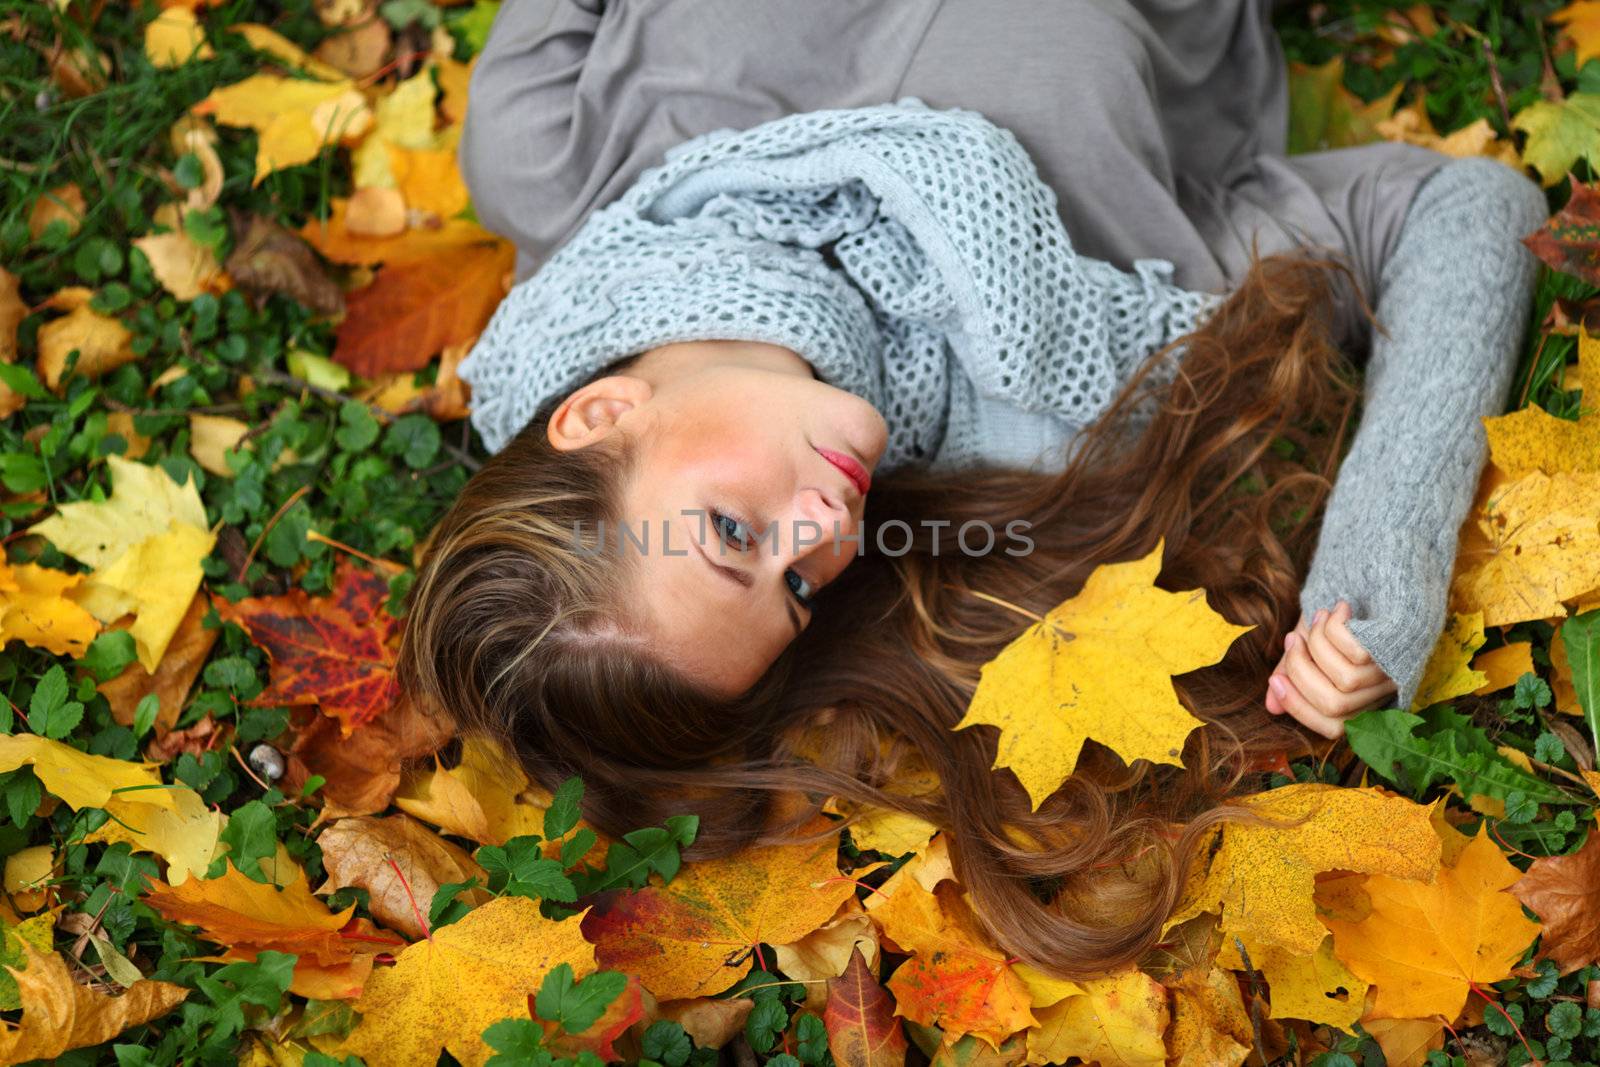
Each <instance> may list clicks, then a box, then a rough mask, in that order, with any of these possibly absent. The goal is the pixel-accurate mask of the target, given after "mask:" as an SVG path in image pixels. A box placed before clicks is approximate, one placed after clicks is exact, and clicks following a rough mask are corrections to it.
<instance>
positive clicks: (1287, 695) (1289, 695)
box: [1271, 674, 1344, 740]
mask: <svg viewBox="0 0 1600 1067" xmlns="http://www.w3.org/2000/svg"><path fill="white" fill-rule="evenodd" d="M1271 685H1272V687H1273V688H1274V689H1275V690H1276V691H1277V695H1278V697H1279V699H1281V700H1282V701H1283V706H1284V710H1286V711H1287V712H1288V713H1289V714H1290V715H1293V716H1294V717H1295V718H1296V719H1298V720H1299V721H1300V722H1301V724H1302V725H1304V726H1306V727H1308V728H1310V729H1312V730H1315V731H1316V732H1317V733H1319V734H1321V735H1322V736H1323V737H1326V738H1329V739H1330V740H1331V739H1334V738H1337V737H1338V736H1339V735H1340V734H1342V733H1344V720H1343V719H1336V718H1334V717H1333V716H1331V715H1324V714H1323V713H1322V712H1320V711H1318V710H1317V709H1316V708H1315V707H1313V706H1312V704H1311V702H1310V701H1309V700H1307V699H1306V698H1305V696H1304V695H1303V694H1301V692H1300V690H1299V688H1298V687H1297V686H1296V685H1295V684H1294V681H1293V680H1292V679H1290V678H1289V677H1287V676H1285V675H1282V674H1275V675H1273V676H1272V682H1271Z"/></svg>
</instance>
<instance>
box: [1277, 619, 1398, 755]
mask: <svg viewBox="0 0 1600 1067" xmlns="http://www.w3.org/2000/svg"><path fill="white" fill-rule="evenodd" d="M1350 612H1351V608H1350V605H1349V604H1348V603H1346V602H1345V601H1343V600H1341V601H1339V603H1338V604H1336V605H1334V609H1333V613H1332V614H1331V615H1330V614H1329V613H1328V611H1327V609H1326V608H1324V609H1322V610H1321V611H1318V612H1317V614H1316V615H1315V616H1314V617H1313V618H1312V620H1311V624H1310V625H1309V626H1308V625H1307V624H1306V619H1305V616H1304V615H1302V616H1301V617H1300V623H1299V625H1297V626H1296V627H1295V628H1294V630H1293V632H1291V633H1288V634H1286V635H1284V639H1283V645H1284V653H1283V659H1281V660H1279V661H1278V666H1277V667H1276V668H1274V670H1273V674H1272V678H1271V680H1270V681H1269V682H1268V685H1267V710H1268V711H1270V712H1271V713H1272V714H1274V715H1281V714H1283V713H1284V712H1285V711H1287V712H1288V713H1289V714H1290V715H1293V716H1294V717H1295V718H1296V719H1298V720H1300V722H1302V723H1304V724H1305V725H1306V726H1309V727H1310V728H1311V729H1313V730H1315V731H1316V732H1317V733H1319V734H1321V735H1322V736H1323V737H1327V738H1337V737H1339V736H1340V735H1342V734H1343V733H1344V720H1346V719H1348V718H1349V717H1350V716H1352V715H1354V714H1356V712H1358V711H1365V710H1367V709H1368V708H1371V707H1376V706H1377V705H1379V704H1381V703H1383V699H1384V697H1387V696H1389V695H1390V694H1392V693H1394V692H1395V691H1396V690H1397V686H1396V685H1395V683H1394V680H1393V679H1391V678H1390V677H1389V676H1388V675H1387V674H1385V673H1383V668H1381V667H1379V666H1378V665H1377V664H1376V663H1374V662H1373V661H1372V656H1371V655H1370V654H1369V653H1368V652H1367V650H1366V649H1364V648H1362V647H1361V642H1359V641H1357V640H1356V638H1355V635H1354V634H1352V633H1351V632H1350V628H1349V627H1348V626H1346V625H1345V623H1347V622H1348V621H1349V620H1350Z"/></svg>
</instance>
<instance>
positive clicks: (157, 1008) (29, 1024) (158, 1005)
mask: <svg viewBox="0 0 1600 1067" xmlns="http://www.w3.org/2000/svg"><path fill="white" fill-rule="evenodd" d="M21 947H22V952H23V956H24V958H25V960H26V963H25V966H24V967H22V968H16V967H9V966H8V967H6V970H7V971H8V972H10V974H11V975H12V977H14V978H15V979H16V981H17V990H18V993H19V994H20V997H21V1001H22V1025H21V1026H20V1027H18V1028H17V1029H14V1030H13V1029H6V1030H3V1031H0V1060H3V1061H4V1062H6V1063H22V1062H25V1061H27V1060H53V1059H55V1058H56V1057H58V1056H60V1055H61V1054H62V1053H63V1052H67V1051H70V1050H71V1049H75V1048H88V1047H90V1046H93V1045H99V1044H101V1043H103V1042H106V1041H109V1040H111V1039H112V1038H113V1037H116V1036H117V1035H118V1034H120V1033H122V1031H124V1030H126V1029H128V1028H129V1027H131V1026H138V1025H140V1024H142V1023H147V1022H149V1021H150V1020H151V1019H154V1018H157V1017H159V1016H162V1015H165V1014H166V1013H167V1012H169V1011H171V1010H172V1009H173V1008H175V1007H177V1006H178V1005H179V1004H180V1003H182V1002H183V999H184V998H185V997H187V996H188V995H189V991H188V990H187V989H185V988H184V987H183V986H181V985H174V984H173V983H171V982H157V981H153V980H150V979H142V980H140V981H137V982H134V983H133V985H131V986H129V987H128V989H127V990H126V991H125V992H123V993H122V995H120V996H115V997H112V996H107V995H106V994H104V993H99V992H95V991H94V990H92V989H90V988H89V987H88V986H83V985H79V984H78V983H77V982H75V981H73V979H72V975H71V974H70V973H68V971H67V965H66V963H65V962H63V961H62V959H61V956H60V954H59V953H56V952H50V951H46V952H40V951H39V950H38V949H36V948H34V947H33V946H32V945H31V944H28V943H27V942H26V941H24V942H21Z"/></svg>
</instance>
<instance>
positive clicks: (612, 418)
mask: <svg viewBox="0 0 1600 1067" xmlns="http://www.w3.org/2000/svg"><path fill="white" fill-rule="evenodd" d="M654 392H655V390H654V389H652V388H651V386H650V383H649V382H647V381H645V380H644V379H643V378H635V377H632V376H630V375H627V374H613V375H611V376H609V377H605V378H596V379H595V380H594V381H592V382H588V383H586V384H584V385H580V386H579V387H578V388H577V389H574V390H573V391H572V392H571V393H570V394H568V396H567V398H566V399H565V400H563V401H562V402H561V403H560V405H558V406H557V407H556V410H555V413H554V414H552V415H551V416H550V426H549V428H548V429H547V431H546V433H547V434H548V435H549V438H550V445H551V447H552V448H554V449H555V450H556V451H557V452H570V451H572V450H574V449H578V448H587V447H589V446H590V445H592V444H594V443H595V442H596V441H600V440H603V439H605V438H606V437H607V436H608V435H609V434H610V433H611V431H612V430H614V429H616V425H617V420H618V419H620V418H621V417H622V416H623V415H624V414H626V413H627V412H629V411H632V410H634V409H635V408H637V407H639V406H640V405H642V404H644V403H645V402H646V401H648V400H649V399H650V397H651V396H652V395H653V394H654Z"/></svg>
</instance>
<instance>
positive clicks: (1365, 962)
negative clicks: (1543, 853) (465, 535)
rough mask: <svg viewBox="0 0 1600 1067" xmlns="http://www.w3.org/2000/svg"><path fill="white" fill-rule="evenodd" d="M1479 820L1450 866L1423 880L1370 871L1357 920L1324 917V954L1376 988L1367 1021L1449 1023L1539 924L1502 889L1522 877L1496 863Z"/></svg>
mask: <svg viewBox="0 0 1600 1067" xmlns="http://www.w3.org/2000/svg"><path fill="white" fill-rule="evenodd" d="M1488 830H1489V827H1488V823H1487V822H1484V823H1482V824H1480V825H1479V827H1478V833H1477V836H1476V837H1474V838H1472V840H1471V841H1469V842H1468V843H1467V846H1466V848H1465V849H1463V850H1462V852H1461V855H1460V857H1459V858H1458V859H1457V860H1456V864H1455V866H1454V867H1443V868H1441V869H1440V871H1439V873H1438V877H1437V878H1435V879H1434V880H1433V881H1432V882H1431V883H1429V882H1419V881H1413V880H1409V879H1401V878H1391V877H1389V876H1388V875H1384V874H1373V875H1372V876H1371V877H1369V878H1368V879H1367V881H1366V886H1365V888H1366V891H1367V895H1368V897H1370V898H1371V901H1372V912H1371V914H1370V915H1368V916H1367V917H1366V918H1364V919H1362V920H1361V921H1360V922H1346V921H1342V920H1339V919H1328V920H1326V921H1327V925H1328V928H1329V929H1330V930H1332V931H1333V938H1334V952H1335V954H1337V955H1338V957H1339V958H1340V959H1341V960H1342V961H1343V962H1344V963H1345V965H1346V966H1348V967H1349V968H1350V970H1351V971H1353V972H1354V973H1355V974H1357V975H1359V976H1360V977H1362V978H1364V979H1366V980H1367V981H1368V982H1371V983H1372V984H1373V985H1375V986H1376V987H1377V990H1378V992H1377V996H1376V998H1375V1000H1374V1001H1373V1007H1372V1012H1371V1015H1372V1017H1373V1018H1388V1019H1422V1018H1428V1017H1430V1016H1434V1015H1442V1016H1443V1017H1444V1018H1446V1019H1454V1018H1455V1017H1456V1015H1457V1014H1458V1013H1459V1012H1460V1011H1461V1009H1462V1008H1463V1007H1464V1006H1465V1005H1466V1002H1467V993H1468V991H1469V989H1470V986H1471V984H1472V983H1477V984H1478V985H1480V986H1483V985H1488V984H1489V983H1491V982H1498V981H1500V980H1502V979H1504V978H1506V977H1508V976H1510V974H1511V969H1512V968H1513V967H1514V966H1516V962H1517V960H1518V959H1519V958H1520V957H1521V955H1522V952H1523V950H1524V949H1525V948H1527V947H1528V943H1529V942H1530V941H1532V940H1533V939H1534V937H1535V936H1537V935H1538V933H1539V924H1538V923H1536V922H1533V921H1532V920H1529V919H1527V918H1524V917H1523V914H1522V904H1521V903H1520V902H1519V901H1518V900H1517V898H1516V897H1515V896H1513V895H1511V894H1510V893H1508V892H1506V890H1507V889H1508V888H1509V887H1510V886H1511V884H1512V883H1513V882H1515V881H1516V880H1517V879H1518V878H1520V877H1521V876H1522V872H1521V871H1519V870H1517V869H1516V868H1515V867H1513V866H1512V865H1511V864H1510V863H1508V862H1506V858H1505V856H1504V855H1503V854H1502V853H1501V851H1500V848H1499V846H1497V845H1496V844H1495V843H1494V839H1493V838H1491V837H1490V836H1489V832H1488Z"/></svg>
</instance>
